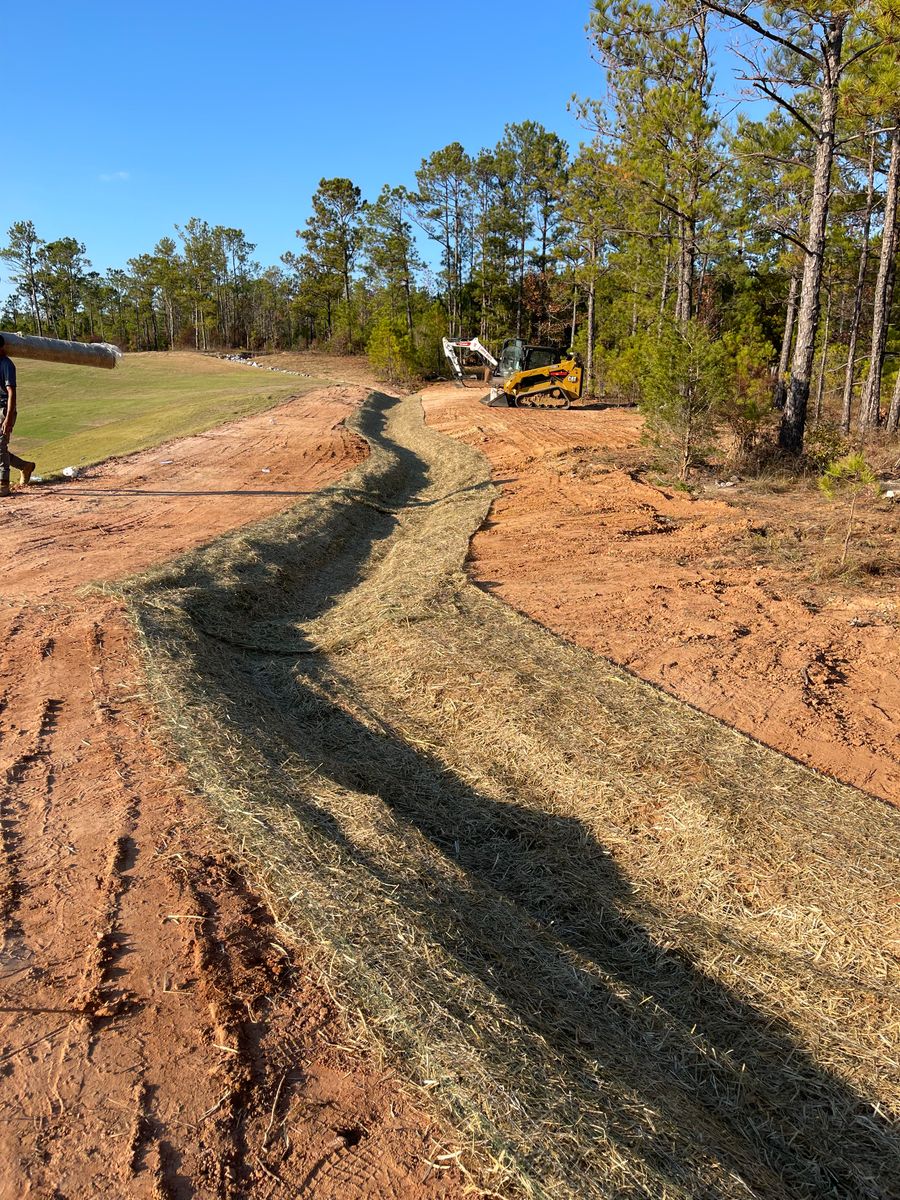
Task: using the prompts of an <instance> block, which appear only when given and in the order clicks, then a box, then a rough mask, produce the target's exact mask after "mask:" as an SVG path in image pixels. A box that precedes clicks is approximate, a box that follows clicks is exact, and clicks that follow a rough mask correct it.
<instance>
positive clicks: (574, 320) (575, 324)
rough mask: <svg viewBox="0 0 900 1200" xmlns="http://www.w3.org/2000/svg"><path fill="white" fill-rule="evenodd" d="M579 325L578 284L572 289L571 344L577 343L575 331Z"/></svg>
mask: <svg viewBox="0 0 900 1200" xmlns="http://www.w3.org/2000/svg"><path fill="white" fill-rule="evenodd" d="M577 327H578V284H577V283H576V284H575V287H574V288H573V289H572V335H571V337H570V338H569V345H570V346H574V345H575V332H576V329H577Z"/></svg>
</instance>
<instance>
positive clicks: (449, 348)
mask: <svg viewBox="0 0 900 1200" xmlns="http://www.w3.org/2000/svg"><path fill="white" fill-rule="evenodd" d="M443 342H444V353H445V354H446V356H447V358H448V360H449V362H450V366H451V368H452V370H453V376H454V378H455V379H456V381H457V383H463V381H464V378H465V376H464V375H463V369H462V363H461V362H460V356H459V354H457V351H458V350H465V351H466V352H467V353H471V354H477V355H478V357H479V358H481V359H483V360H484V361H485V362H486V363H487V364H488V366H489V367H491V369H492V370H494V371H496V370H497V366H498V365H499V364H498V363H497V360H496V358H494V356H493V354H491V352H490V350H488V348H487V346H482V344H481V342H479V340H478V338H471V339H469V340H466V339H464V338H446V337H445V338H444V339H443Z"/></svg>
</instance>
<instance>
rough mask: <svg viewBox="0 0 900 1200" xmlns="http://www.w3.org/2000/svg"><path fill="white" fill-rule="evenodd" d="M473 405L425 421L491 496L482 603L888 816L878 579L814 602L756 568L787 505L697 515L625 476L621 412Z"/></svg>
mask: <svg viewBox="0 0 900 1200" xmlns="http://www.w3.org/2000/svg"><path fill="white" fill-rule="evenodd" d="M477 397H478V393H477V391H475V390H471V391H466V392H461V391H459V390H458V389H453V388H448V387H436V388H432V389H429V390H428V392H427V393H426V397H425V401H424V403H425V411H426V415H427V419H428V422H429V424H430V425H432V426H433V427H434V428H435V429H438V430H441V431H443V432H445V433H449V434H452V435H453V436H454V437H458V438H461V439H463V440H464V441H466V442H468V443H469V444H471V445H473V446H477V447H478V449H480V450H482V451H484V453H485V454H487V455H488V457H489V458H490V460H491V462H492V464H493V467H494V474H495V478H496V480H497V482H498V484H499V485H500V488H501V495H500V498H499V499H498V500H497V501H496V503H495V505H494V507H493V509H492V512H491V518H490V520H489V521H488V523H487V524H486V526H485V528H484V529H482V531H481V532H480V533H478V535H477V536H476V537H475V539H474V541H473V545H472V553H471V562H470V569H471V572H472V575H473V577H474V578H475V579H476V580H477V581H478V582H479V583H480V584H481V585H482V586H483V587H485V588H487V589H489V590H490V591H492V592H494V593H495V594H496V595H499V596H501V597H502V598H503V599H505V600H507V601H508V602H509V603H510V604H512V605H513V606H514V607H515V608H517V609H519V610H520V611H522V612H524V613H527V614H528V615H529V616H531V617H533V618H534V619H535V620H538V621H540V622H541V623H542V624H544V625H546V626H548V628H550V629H553V630H555V631H557V632H558V633H560V634H562V635H563V636H564V637H566V638H568V639H570V640H571V641H574V642H577V643H578V644H580V645H582V646H587V647H589V648H590V649H592V650H596V651H599V652H600V653H602V654H604V655H607V656H608V657H610V658H611V659H613V661H615V662H617V663H621V664H623V665H625V666H627V667H629V668H631V669H632V670H634V671H636V672H637V673H638V674H639V675H642V676H643V677H644V678H646V679H649V680H652V681H653V682H654V683H658V684H660V685H661V686H662V687H664V688H665V689H666V690H667V691H669V692H671V693H672V694H673V695H675V696H678V697H679V698H681V699H683V700H686V701H688V702H689V703H691V704H694V705H696V706H697V707H699V708H701V709H703V710H704V711H705V712H709V713H711V714H713V715H714V716H716V717H719V718H721V719H722V720H723V721H727V722H728V723H729V724H731V725H734V726H735V727H736V728H737V729H740V730H742V731H743V732H745V733H748V734H751V735H752V736H753V737H756V738H758V739H760V740H761V741H763V742H765V743H766V744H767V745H770V746H773V747H775V748H776V749H779V750H783V751H785V752H787V753H788V754H791V755H793V756H794V757H796V758H798V759H800V760H801V761H802V762H805V763H808V764H809V765H810V766H813V767H816V768H818V769H819V770H821V771H824V772H826V773H828V774H831V775H834V776H835V777H836V778H838V779H841V780H844V781H845V782H848V783H852V784H855V785H856V786H858V787H861V788H864V789H866V790H867V791H870V792H872V793H874V794H875V795H879V796H882V797H884V798H886V799H890V800H892V801H894V802H895V803H897V802H900V736H898V730H900V689H898V687H897V679H898V678H900V637H898V619H900V609H898V604H897V596H896V590H895V588H893V587H892V586H891V578H887V579H886V580H884V581H882V582H881V583H879V582H878V580H877V579H874V580H872V581H870V583H869V584H868V585H867V587H866V588H859V589H856V590H855V591H853V590H848V589H846V588H844V589H841V588H838V587H836V586H829V585H828V583H827V581H826V582H823V583H822V584H820V585H818V586H816V587H815V588H813V587H812V586H811V584H810V580H809V569H808V558H807V560H806V561H804V560H801V561H800V562H799V563H797V562H796V561H795V562H793V563H792V562H791V561H790V559H789V557H787V556H784V555H783V556H782V561H780V562H779V561H778V559H777V557H776V556H774V555H773V554H771V553H766V552H765V551H766V547H767V546H771V545H772V544H773V543H774V542H775V541H776V539H777V538H778V537H779V536H781V537H782V538H783V539H784V541H785V542H786V543H788V544H789V545H792V546H797V545H798V543H797V541H796V540H795V539H796V538H801V537H803V536H804V530H803V514H802V511H801V509H802V504H798V503H796V502H795V506H794V507H795V511H794V512H792V511H791V506H790V501H789V500H788V499H787V498H785V497H784V496H778V497H776V498H775V501H773V502H770V503H769V504H768V505H766V504H765V503H764V502H763V501H755V500H754V499H753V498H747V499H745V500H744V501H743V503H742V504H741V506H737V505H732V504H728V503H724V502H723V501H719V500H717V499H701V500H697V501H694V500H691V499H690V497H688V496H686V495H684V494H683V493H679V492H677V491H673V490H670V489H666V488H660V487H655V486H653V485H652V484H651V483H650V482H649V481H647V480H646V479H645V478H643V477H640V476H637V475H635V474H633V473H632V470H631V469H630V466H629V460H630V463H631V465H632V466H633V465H634V464H635V463H636V462H637V461H638V454H637V453H636V451H637V447H638V439H639V436H640V426H641V422H640V417H639V416H638V415H637V414H636V413H635V412H634V411H629V410H625V411H622V410H618V411H617V410H605V411H603V410H584V411H575V410H573V411H569V412H550V411H543V412H539V411H535V410H521V411H511V410H508V409H488V408H485V407H484V406H483V405H481V404H479V403H478V399H477ZM820 503H821V502H820ZM881 519H882V520H883V518H881ZM838 520H839V515H838V514H837V513H835V514H834V521H835V523H837V522H838ZM779 524H780V525H782V526H783V527H784V529H783V530H781V531H779ZM807 536H808V537H809V538H810V539H814V538H815V537H816V532H815V531H811V532H810V531H807ZM808 544H810V543H808ZM811 544H815V543H814V542H811ZM761 547H762V551H763V552H760V548H761Z"/></svg>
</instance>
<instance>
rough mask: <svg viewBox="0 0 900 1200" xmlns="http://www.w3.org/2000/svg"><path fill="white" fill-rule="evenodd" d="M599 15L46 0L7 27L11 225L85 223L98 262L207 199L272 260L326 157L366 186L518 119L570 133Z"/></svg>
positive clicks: (7, 213)
mask: <svg viewBox="0 0 900 1200" xmlns="http://www.w3.org/2000/svg"><path fill="white" fill-rule="evenodd" d="M589 14H590V0H550V2H548V0H493V2H492V3H481V4H479V3H474V2H472V0H454V3H451V4H447V3H441V4H437V3H433V2H432V3H429V2H428V0H422V2H420V3H412V2H410V0H403V2H400V3H393V4H391V3H388V4H383V5H377V4H369V3H362V2H361V0H331V2H329V0H316V2H315V3H310V2H308V0H296V2H295V3H281V2H273V0H262V2H261V3H258V4H256V5H255V6H254V5H253V4H250V3H247V2H246V0H245V3H243V4H240V5H239V4H236V3H232V2H231V0H219V2H218V3H210V2H209V0H184V2H183V3H179V4H175V3H172V2H171V0H160V2H157V3H156V4H155V5H154V4H148V5H140V6H138V5H131V4H124V5H123V4H122V3H121V2H119V3H117V4H108V3H97V2H94V3H91V2H90V0H89V2H88V3H85V4H82V5H78V6H75V5H72V4H71V3H65V4H63V3H42V2H40V0H38V2H37V3H32V4H31V5H29V7H28V9H27V20H25V19H23V20H20V19H18V18H17V20H16V22H15V26H16V28H15V30H13V29H10V30H8V31H7V34H6V35H5V36H4V43H5V53H4V61H5V64H6V70H5V72H4V76H5V78H4V95H5V98H6V101H7V106H6V109H5V112H6V119H5V121H4V134H5V136H4V143H5V150H6V154H5V161H6V164H7V167H6V179H5V181H4V186H3V189H2V193H0V194H2V197H3V200H2V203H0V226H2V230H4V231H5V229H6V228H7V227H8V226H9V224H10V223H11V222H12V221H14V220H20V219H26V218H30V219H31V220H33V221H34V222H35V225H36V226H37V229H38V233H39V235H40V236H41V237H43V238H45V239H47V240H50V239H53V238H56V237H61V236H64V235H71V236H74V237H77V238H79V239H80V240H81V241H83V242H85V243H86V245H87V250H88V255H89V257H90V258H91V260H92V261H93V263H94V265H95V267H98V268H99V269H101V270H103V269H106V268H107V267H110V266H118V265H123V264H124V262H125V260H126V259H127V258H129V257H131V256H133V255H136V254H139V253H141V252H143V251H146V250H150V249H152V247H153V245H154V244H155V242H156V241H157V240H158V239H159V238H160V237H162V236H163V235H165V234H167V233H172V227H173V225H174V224H175V223H179V224H181V223H183V222H184V221H186V220H187V219H188V218H189V217H191V216H199V217H203V218H205V219H206V220H208V221H210V222H211V223H213V224H225V225H233V226H238V227H240V228H242V229H243V230H244V231H245V232H246V234H247V236H248V237H249V239H250V240H251V241H252V242H255V243H256V244H257V251H256V256H257V257H258V258H259V259H260V261H262V262H263V263H271V262H275V261H277V259H278V256H279V254H281V253H282V251H284V250H287V249H291V248H294V247H295V245H296V238H295V236H294V234H295V230H296V229H297V228H299V227H300V226H301V225H302V224H303V222H304V220H305V218H306V216H307V215H308V211H309V197H310V195H311V194H312V192H313V191H314V190H315V188H316V186H317V184H318V181H319V179H320V178H322V177H323V176H332V175H347V176H349V177H350V178H352V179H353V180H354V181H355V182H356V183H358V184H359V185H360V186H361V187H362V189H363V193H364V195H366V196H368V197H373V196H374V195H376V194H377V192H378V190H379V189H380V187H381V184H382V183H385V182H390V183H408V184H411V183H412V182H413V174H414V171H415V169H416V167H417V166H418V165H419V162H420V160H421V159H422V157H423V156H424V155H426V154H428V153H429V152H430V151H432V150H434V149H437V148H439V147H441V146H444V145H446V144H447V143H448V142H451V141H456V140H458V141H461V142H462V143H463V144H464V145H465V146H466V147H467V149H470V150H477V149H479V148H480V147H481V146H485V145H491V144H493V143H494V142H495V141H496V140H497V139H498V138H499V137H500V135H501V134H502V132H503V126H504V125H505V124H506V122H508V121H521V120H524V119H526V118H531V119H534V120H538V121H541V122H543V123H544V124H545V125H546V126H547V127H548V128H550V129H555V130H556V131H557V132H558V133H560V134H561V135H562V136H563V137H565V138H566V139H567V140H568V141H569V142H570V144H572V145H573V146H575V145H577V143H578V141H579V140H581V139H582V138H583V137H584V136H585V134H584V131H582V130H580V129H579V127H578V125H577V123H576V120H575V117H574V115H573V114H570V113H568V112H567V111H566V105H567V101H568V100H569V98H570V96H571V94H572V93H573V92H577V93H579V94H582V95H584V94H594V95H596V94H598V93H599V90H600V87H601V73H600V69H599V68H598V66H597V65H596V64H595V63H594V62H593V61H592V59H591V56H590V49H589V46H588V44H587V41H586V35H585V32H584V27H585V25H586V23H587V21H588V18H589ZM23 15H24V14H20V16H23ZM22 31H24V32H22Z"/></svg>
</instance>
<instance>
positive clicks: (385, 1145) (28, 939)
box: [0, 388, 459, 1200]
mask: <svg viewBox="0 0 900 1200" xmlns="http://www.w3.org/2000/svg"><path fill="white" fill-rule="evenodd" d="M364 394H365V392H364V389H361V388H340V389H329V390H326V391H324V392H323V393H321V394H320V395H319V396H318V398H317V397H316V396H315V395H310V396H306V397H304V398H303V399H302V400H301V401H298V402H297V403H296V404H293V405H291V404H286V405H281V406H279V408H277V409H274V410H271V411H270V412H267V413H263V414H259V415H258V416H257V417H254V418H250V419H249V420H248V421H245V422H241V423H239V424H236V425H234V426H231V427H226V428H225V429H223V430H221V431H217V432H216V433H215V434H213V435H211V436H206V437H203V438H198V439H192V438H189V439H185V440H184V441H183V442H178V443H173V444H172V445H170V446H168V447H166V448H164V449H161V450H156V451H152V452H148V453H146V454H141V455H135V456H132V457H131V458H128V459H123V460H120V461H117V462H113V463H110V464H107V465H105V466H102V467H100V468H97V469H95V470H93V471H91V472H90V473H88V475H87V476H86V477H84V478H83V479H81V480H79V481H78V482H77V484H75V485H66V486H60V487H58V488H44V489H40V490H35V491H34V492H33V493H27V494H24V495H22V494H17V495H16V496H15V497H14V499H13V502H12V504H11V505H10V506H9V507H6V508H4V509H3V511H2V514H0V520H2V521H3V525H4V535H5V538H6V540H7V543H8V545H9V546H10V547H11V548H12V553H13V560H12V561H13V567H12V570H11V572H10V573H9V574H7V575H5V576H4V584H3V592H2V594H0V602H2V603H0V671H2V673H3V678H4V686H5V693H4V700H3V704H2V707H0V770H2V771H3V772H4V774H2V775H0V781H2V780H5V783H4V784H3V786H2V793H0V799H2V806H3V807H2V819H3V842H4V848H5V849H8V851H9V862H10V866H9V868H7V867H6V866H4V870H5V871H6V874H5V876H4V883H5V884H7V885H8V886H7V887H6V889H5V890H4V892H3V895H4V896H5V897H9V899H8V900H4V902H3V903H4V904H5V905H6V907H5V908H4V909H3V916H4V936H5V945H4V950H3V953H2V956H0V984H2V1002H0V1198H2V1200H21V1198H22V1197H25V1196H35V1197H41V1198H44V1197H53V1196H60V1197H61V1196H65V1197H66V1198H67V1200H86V1198H88V1197H91V1198H92V1197H99V1196H113V1197H115V1198H116V1200H119V1198H120V1197H121V1198H122V1200H160V1198H165V1200H186V1198H187V1197H196V1198H197V1200H207V1198H210V1200H212V1198H215V1200H239V1198H240V1200H245V1198H253V1200H255V1198H256V1197H270V1196H272V1197H277V1196H279V1195H281V1194H284V1191H283V1188H281V1186H280V1184H279V1182H278V1179H279V1174H280V1172H281V1170H282V1169H283V1168H282V1161H283V1160H284V1159H285V1158H288V1159H289V1160H290V1159H291V1157H292V1156H297V1157H298V1158H299V1159H300V1161H302V1162H309V1163H311V1162H312V1161H314V1160H315V1159H316V1158H318V1157H321V1155H322V1153H323V1152H324V1151H323V1147H325V1146H327V1145H329V1144H330V1143H331V1142H332V1141H333V1140H334V1138H335V1136H336V1134H335V1130H340V1129H350V1128H355V1127H356V1126H357V1125H358V1124H359V1123H360V1122H363V1123H365V1125H366V1128H367V1129H368V1130H370V1131H371V1133H372V1136H373V1138H375V1139H376V1140H379V1144H380V1145H381V1147H382V1151H381V1161H382V1162H383V1163H384V1164H386V1168H387V1169H388V1170H389V1172H390V1174H391V1176H392V1178H394V1179H396V1180H397V1181H398V1182H397V1188H398V1194H399V1195H400V1197H402V1200H411V1198H412V1197H416V1198H418V1197H422V1198H423V1200H424V1198H427V1200H431V1198H432V1197H434V1198H435V1200H437V1198H439V1197H446V1198H448V1200H450V1198H455V1197H457V1196H458V1195H459V1187H458V1182H457V1181H454V1180H452V1179H450V1178H444V1175H443V1174H442V1173H441V1172H435V1171H433V1170H431V1169H430V1168H429V1167H428V1166H427V1164H426V1160H427V1159H428V1158H429V1157H430V1156H431V1155H432V1154H433V1153H436V1152H439V1150H440V1145H439V1143H438V1145H437V1150H433V1149H432V1147H433V1146H434V1145H435V1141H434V1136H435V1135H433V1133H432V1130H431V1128H430V1126H429V1123H428V1122H427V1121H426V1120H424V1119H423V1118H422V1117H421V1115H420V1114H419V1113H418V1112H417V1111H416V1110H415V1109H414V1108H412V1107H411V1106H410V1104H409V1102H408V1101H407V1100H406V1099H405V1097H404V1096H403V1095H402V1094H401V1093H400V1091H399V1090H398V1088H397V1087H396V1086H395V1084H394V1083H393V1081H392V1079H391V1078H390V1077H389V1076H386V1075H385V1074H384V1073H383V1072H380V1071H379V1070H378V1069H377V1067H376V1066H375V1065H373V1064H372V1063H371V1062H370V1061H369V1060H368V1059H367V1058H366V1056H365V1055H364V1054H363V1053H361V1052H359V1051H358V1050H356V1049H355V1048H354V1047H353V1046H351V1045H348V1041H349V1035H348V1034H347V1032H346V1031H345V1030H344V1028H343V1027H342V1025H341V1022H340V1019H339V1017H338V1015H337V1013H336V1010H335V1008H334V1005H333V1002H332V1001H331V999H330V996H329V994H328V991H327V989H325V988H323V986H322V984H321V982H320V976H319V973H318V968H317V967H314V966H312V965H310V964H307V963H306V962H304V961H303V960H302V959H299V958H297V957H296V956H295V955H294V954H293V953H292V952H291V951H290V950H288V949H287V948H286V947H285V946H284V945H282V942H283V936H282V934H281V932H280V931H279V929H278V928H277V927H276V926H275V924H274V921H273V918H272V916H271V913H270V912H269V911H268V909H267V908H266V906H265V904H264V903H263V901H262V899H261V898H260V896H259V895H258V894H255V893H254V892H252V891H251V890H250V888H249V887H248V885H247V883H246V880H245V879H244V876H243V874H242V872H241V870H240V867H239V864H238V863H237V862H236V861H235V860H234V859H233V858H232V856H231V852H230V850H229V848H228V845H227V844H226V843H225V842H224V841H223V840H222V838H221V837H220V835H219V834H218V832H217V831H216V830H215V828H214V827H213V826H212V825H211V824H210V822H209V817H208V813H207V811H206V809H205V808H204V806H203V805H202V803H200V802H199V801H198V800H197V799H196V797H195V796H194V794H193V793H192V790H191V787H190V785H189V783H188V781H187V779H186V778H185V775H184V772H183V770H182V768H181V767H180V766H179V764H178V763H177V762H175V761H174V760H173V759H172V757H171V755H170V753H169V751H168V750H167V748H166V742H165V739H164V738H163V737H160V736H157V733H158V731H157V719H156V717H155V716H154V714H153V712H152V710H151V708H150V707H149V706H148V703H147V700H146V696H145V691H146V684H145V680H144V676H143V673H142V670H141V667H140V664H139V661H138V659H137V656H136V654H135V650H134V645H133V634H132V631H131V629H130V627H129V625H128V623H127V621H126V619H125V616H124V612H123V608H122V605H121V603H120V601H119V600H118V599H116V598H115V597H112V596H110V595H106V594H104V593H103V592H102V591H97V590H87V591H83V592H77V591H76V590H75V589H76V587H77V585H79V584H83V583H89V582H91V581H93V580H95V579H102V578H104V576H114V577H121V576H122V575H124V574H127V573H129V572H132V571H134V570H135V569H137V568H139V567H142V566H144V565H146V564H147V563H150V562H155V561H160V560H162V559H165V558H166V557H167V556H168V555H170V554H172V553H175V552H177V551H182V550H184V549H186V548H188V547H190V546H192V545H196V544H198V543H200V542H203V541H206V540H208V539H210V538H211V537H214V536H215V535H216V534H217V533H219V532H221V531H222V530H223V529H227V528H232V527H234V526H236V525H240V524H242V523H245V522H249V521H252V520H255V519H258V518H259V517H260V516H263V515H265V514H266V513H271V512H273V511H276V510H278V509H283V508H285V507H289V506H290V505H292V504H294V503H295V502H296V499H297V497H298V495H304V494H307V493H309V492H310V491H314V490H315V489H316V488H317V487H319V486H320V485H321V484H322V483H323V482H324V481H327V480H333V479H335V478H337V477H338V476H340V475H341V474H342V472H343V471H344V470H346V468H347V467H348V466H350V465H352V463H354V462H356V461H358V460H359V458H360V456H361V455H362V454H363V453H364V447H363V444H362V443H360V441H359V440H358V439H357V438H356V437H354V436H353V435H351V434H349V433H347V432H346V431H345V430H344V428H343V426H342V424H341V423H342V421H343V418H344V417H345V416H346V415H347V414H348V413H349V412H350V411H352V408H353V406H354V404H356V403H358V402H359V400H360V399H361V398H362V396H363V395H364ZM160 458H165V459H170V458H171V459H172V460H173V462H172V463H171V464H168V465H161V464H160V463H159V461H158V460H159V459H160ZM264 467H265V468H266V469H267V471H268V474H267V475H266V476H264V478H265V479H266V485H265V487H263V488H262V489H261V488H260V487H259V483H258V479H259V476H260V474H261V472H262V469H263V468H264ZM225 477H227V478H228V482H229V487H228V488H227V489H223V488H222V485H221V482H220V480H221V479H222V478H225ZM48 529H49V530H50V532H49V533H47V532H46V531H47V530H48ZM435 1134H436V1131H435ZM338 1194H339V1193H338V1192H335V1191H333V1190H329V1187H327V1186H324V1185H323V1188H322V1190H321V1195H322V1196H323V1197H324V1198H325V1200H337V1196H338Z"/></svg>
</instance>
